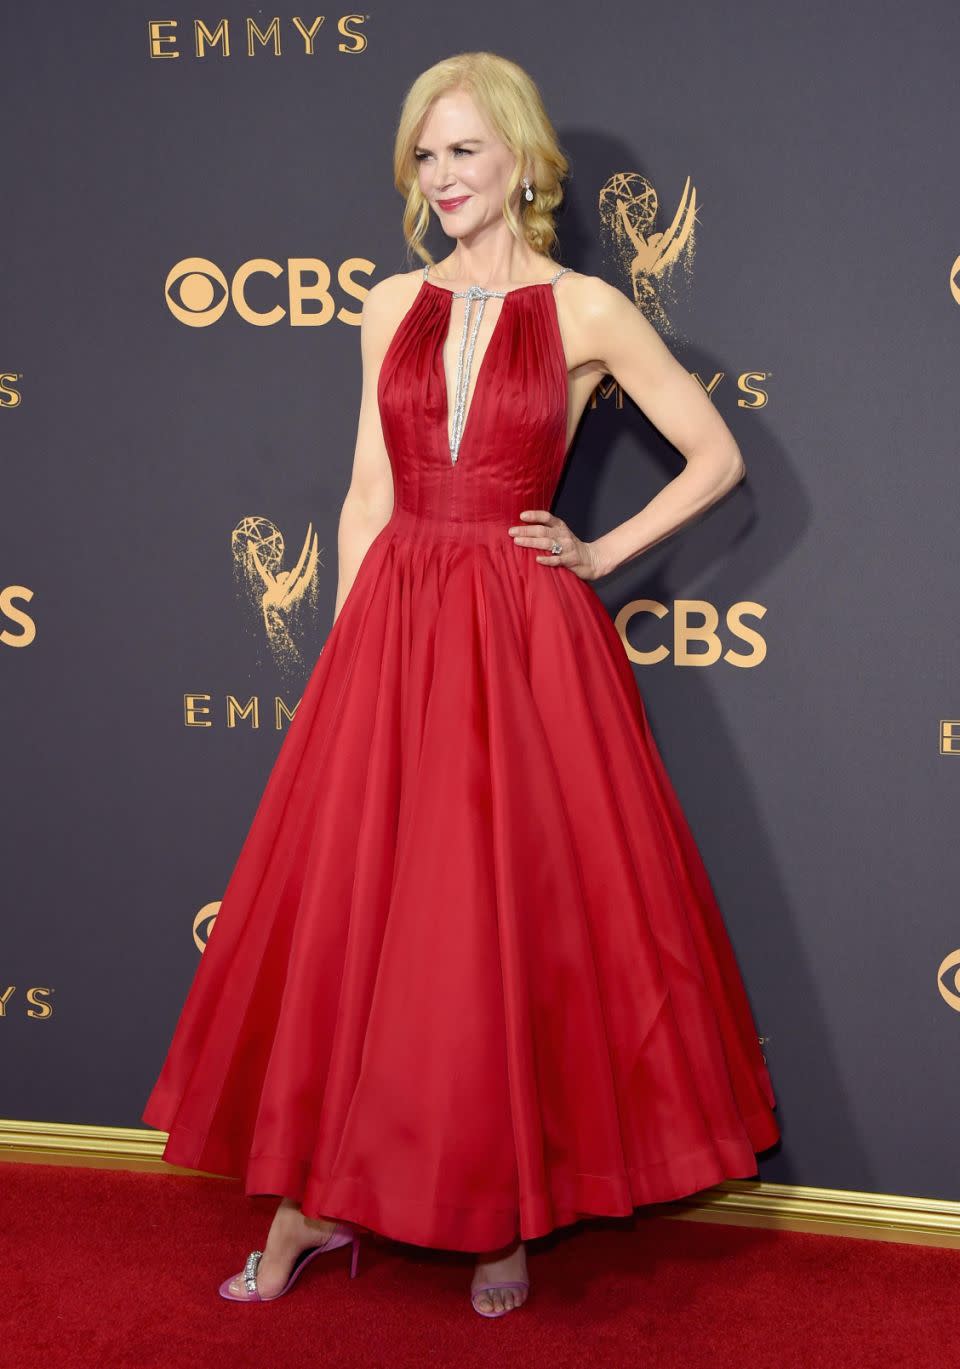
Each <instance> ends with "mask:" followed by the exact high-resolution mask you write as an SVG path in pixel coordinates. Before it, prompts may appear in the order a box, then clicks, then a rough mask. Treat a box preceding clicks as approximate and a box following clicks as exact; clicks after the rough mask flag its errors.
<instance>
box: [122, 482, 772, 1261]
mask: <svg viewBox="0 0 960 1369" xmlns="http://www.w3.org/2000/svg"><path fill="white" fill-rule="evenodd" d="M773 1107H775V1100H774V1095H773V1090H772V1087H771V1083H770V1079H769V1076H768V1073H767V1069H766V1067H765V1064H764V1060H763V1057H762V1054H761V1051H760V1047H759V1044H758V1040H757V1032H756V1027H755V1024H754V1021H753V1019H752V1016H751V1011H750V1007H749V1004H748V1000H747V996H746V992H745V989H744V986H743V983H742V980H741V977H740V974H739V971H738V967H737V964H736V961H735V958H734V954H733V951H732V949H731V945H730V941H729V939H728V935H727V933H726V931H725V928H724V924H723V921H722V918H721V915H720V911H719V909H718V906H717V903H716V901H715V898H714V894H713V892H712V889H711V886H710V882H709V880H708V877H707V873H706V871H705V869H704V866H703V863H702V860H701V858H700V856H699V854H698V851H697V848H696V846H695V844H694V840H693V838H692V836H691V833H690V830H689V828H688V825H687V823H686V821H685V819H684V816H683V813H682V812H681V809H680V806H679V804H678V801H677V798H676V795H675V793H674V790H673V788H672V786H671V783H670V780H669V778H668V776H667V775H666V773H665V770H664V766H663V762H662V760H661V758H660V755H659V753H658V751H657V747H656V745H655V742H654V739H653V737H652V735H651V732H650V729H649V727H648V724H647V719H646V716H645V711H644V706H643V702H642V699H641V696H640V693H639V691H638V689H637V685H636V681H635V678H634V675H633V672H632V669H631V667H630V664H629V662H628V660H627V657H626V654H625V652H624V649H623V645H622V643H621V641H620V639H619V636H618V634H617V631H616V629H615V627H614V625H613V623H612V621H611V619H610V617H609V615H608V614H607V612H606V610H605V608H604V606H603V605H602V603H601V602H600V600H599V598H598V596H597V595H596V593H595V591H594V590H593V589H592V588H591V587H590V586H589V585H588V584H587V583H585V582H583V581H581V580H580V579H578V578H577V577H576V576H575V575H573V574H571V573H569V572H566V571H564V570H562V569H561V570H552V569H550V568H548V567H546V566H543V565H540V564H539V563H537V562H536V561H535V559H534V556H533V555H532V554H531V553H530V551H529V549H526V550H524V549H522V548H520V547H517V546H515V545H514V544H513V542H512V540H511V539H510V538H509V536H508V535H507V533H506V530H505V526H504V524H503V522H502V520H500V519H499V518H497V519H495V520H490V521H488V522H483V521H475V522H473V523H471V524H470V526H469V528H464V527H463V526H461V527H459V528H457V529H456V531H455V533H454V534H453V535H451V533H450V530H449V527H448V525H447V524H446V523H445V522H444V520H443V519H439V518H438V519H437V520H436V521H435V522H433V523H431V521H430V519H429V517H427V518H425V517H424V516H423V515H422V514H417V515H416V516H415V515H414V514H412V513H410V512H406V511H404V510H403V509H402V508H398V509H397V510H396V511H395V512H394V515H393V517H392V518H391V520H390V522H389V523H388V524H387V525H386V527H385V528H384V529H383V530H382V531H381V532H380V534H379V535H378V536H377V537H376V539H375V540H374V542H373V544H372V545H371V546H370V548H369V550H368V552H367V554H366V556H365V558H364V560H363V562H362V564H361V566H360V569H359V571H358V573H357V576H356V578H355V580H354V583H353V586H352V587H351V590H350V593H349V595H348V597H347V599H346V601H345V603H344V605H343V608H342V610H341V613H340V615H339V617H338V618H337V621H336V622H335V624H334V626H333V629H332V631H331V633H330V635H329V637H328V639H327V642H326V644H325V646H324V649H323V651H322V652H321V654H320V657H319V659H318V661H317V664H316V666H315V668H314V670H313V672H312V674H311V676H310V678H309V681H308V683H307V685H306V688H305V690H304V693H303V696H302V699H301V703H300V705H299V708H298V710H297V713H296V716H295V718H294V720H293V722H292V723H291V725H290V727H289V730H288V733H287V735H286V737H285V739H284V742H283V745H282V747H281V749H280V752H279V756H278V759H277V761H276V763H275V766H274V768H273V770H272V772H271V774H270V777H269V780H268V782H267V785H266V788H265V790H264V792H263V795H262V797H261V800H260V803H259V807H258V808H257V811H256V814H255V817H254V819H253V822H252V825H251V828H250V830H249V833H248V835H247V837H246V840H245V842H244V843H243V846H242V850H241V852H240V856H239V859H238V861H237V863H236V866H235V869H234V871H233V873H232V876H231V878H230V880H229V883H228V886H227V888H226V891H225V894H224V897H223V901H222V904H221V908H220V911H219V914H218V916H217V919H216V921H215V923H214V926H213V929H212V932H211V934H210V937H209V941H208V944H207V947H206V950H205V951H204V953H203V955H202V957H201V960H200V962H199V965H198V968H197V972H196V975H195V978H194V981H193V984H192V986H191V989H190V992H189V995H188V998H187V1001H186V1003H185V1005H184V1007H183V1011H182V1013H181V1015H180V1018H179V1021H178V1022H177V1025H176V1031H175V1034H174V1037H173V1041H172V1043H171V1046H170V1050H169V1053H168V1055H167V1058H166V1061H165V1063H164V1065H163V1069H162V1072H161V1074H160V1076H159V1078H158V1080H157V1082H156V1085H155V1087H154V1088H153V1091H152V1093H151V1094H150V1097H149V1100H148V1102H147V1105H146V1108H145V1111H144V1113H143V1120H144V1121H145V1122H146V1123H148V1124H149V1125H151V1126H155V1127H158V1128H161V1129H163V1130H167V1131H169V1133H170V1134H169V1139H168V1141H167V1143H166V1147H165V1149H164V1158H165V1159H167V1160H168V1161H170V1162H171V1163H175V1164H178V1165H185V1166H188V1167H191V1168H196V1169H203V1170H209V1171H212V1172H215V1173H219V1174H228V1175H236V1176H239V1177H240V1178H242V1181H243V1184H244V1190H245V1192H246V1193H248V1194H254V1193H271V1194H282V1195H287V1196H290V1197H292V1198H294V1199H296V1200H298V1201H299V1202H300V1204H301V1206H302V1209H303V1211H304V1212H305V1213H306V1214H307V1215H308V1216H321V1215H323V1216H328V1217H338V1218H341V1219H342V1220H345V1221H351V1222H355V1223H357V1224H358V1225H360V1226H363V1227H366V1228H368V1229H370V1230H373V1231H376V1232H380V1233H382V1234H384V1235H386V1236H388V1237H392V1238H394V1239H398V1240H402V1241H407V1242H411V1243H413V1244H416V1245H422V1246H431V1247H441V1248H448V1249H458V1250H470V1251H483V1250H490V1249H494V1248H496V1247H499V1246H502V1245H505V1244H507V1243H508V1242H510V1241H512V1240H513V1239H514V1238H515V1236H517V1235H519V1236H520V1237H521V1238H523V1239H530V1238H533V1237H536V1236H540V1235H543V1234H545V1233H546V1232H549V1231H550V1230H552V1229H553V1228H555V1227H558V1226H562V1225H565V1224H567V1223H570V1222H572V1221H575V1220H576V1219H577V1218H578V1217H580V1216H583V1215H610V1216H617V1215H626V1214H628V1213H630V1212H631V1211H632V1210H633V1209H634V1208H635V1207H636V1206H638V1205H641V1204H646V1203H654V1202H662V1201H666V1200H669V1199H673V1198H678V1197H681V1196H684V1195H687V1194H690V1193H693V1192H695V1191H697V1190H700V1189H703V1188H706V1187H709V1186H710V1185H713V1184H715V1183H718V1182H719V1181H721V1180H722V1179H724V1178H741V1177H746V1176H749V1175H752V1174H755V1173H756V1172H757V1162H756V1155H755V1152H757V1151H760V1150H763V1149H765V1148H767V1147H768V1146H770V1145H772V1144H773V1143H774V1142H775V1141H776V1140H777V1138H778V1135H779V1131H778V1127H777V1123H776V1121H775V1119H774V1116H773V1113H772V1111H771V1109H772V1108H773Z"/></svg>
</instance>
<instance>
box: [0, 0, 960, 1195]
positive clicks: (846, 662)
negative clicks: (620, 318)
mask: <svg viewBox="0 0 960 1369" xmlns="http://www.w3.org/2000/svg"><path fill="white" fill-rule="evenodd" d="M0 23H2V29H3V34H2V41H0V63H2V80H0V106H2V109H3V114H4V118H3V129H4V138H3V156H2V170H0V195H2V200H3V213H2V216H0V240H2V245H3V259H4V269H3V271H2V273H0V301H2V309H0V452H2V466H0V471H2V486H0V488H2V494H3V512H4V519H3V528H4V535H3V539H2V542H0V688H2V700H3V709H2V724H0V725H2V756H3V822H2V825H0V870H2V899H3V916H2V945H0V1074H2V1086H0V1116H2V1117H5V1118H7V1119H10V1120H14V1121H20V1122H31V1123H44V1122H49V1123H71V1124H72V1123H88V1124H103V1125H112V1126H129V1127H132V1128H139V1127H140V1126H141V1125H142V1124H141V1122H140V1112H141V1108H142V1107H143V1104H144V1102H145V1099H146V1096H147V1094H148V1092H149V1089H150V1088H151V1087H152V1084H153V1082H154V1080H155V1077H156V1074H157V1072H158V1071H159V1068H160V1064H161V1062H162V1058H163V1055H164V1052H165V1050H166V1047H167V1044H168V1042H169V1038H170V1035H171V1033H172V1029H173V1025H174V1022H175V1020H176V1016H177V1014H178V1013H179V1010H180V1008H181V1006H182V1003H183V999H184V997H185V994H186V991H187V988H188V986H189V983H190V981H191V978H192V975H193V972H194V969H195V966H196V963H197V958H198V957H199V956H200V955H202V954H203V948H204V945H205V942H206V938H207V936H208V935H209V931H210V928H211V926H212V925H213V921H214V919H215V917H216V913H217V908H218V902H219V899H220V897H221V895H222V891H223V889H224V887H225V885H226V882H227V879H228V876H229V874H230V872H231V870H232V868H233V863H234V860H235V858H236V856H237V853H238V852H239V849H240V845H241V842H242V840H243V837H244V835H245V833H246V829H247V826H248V824H249V822H250V820H251V819H252V816H253V813H254V811H255V808H256V806H257V803H258V800H259V797H260V794H261V791H262V787H263V785H264V783H265V781H266V778H267V775H268V773H269V771H270V768H271V766H272V764H273V761H274V759H275V757H276V755H277V752H278V750H279V748H280V746H281V744H282V741H283V738H284V735H285V729H286V728H287V726H288V725H289V722H290V719H291V717H292V715H293V714H294V712H295V709H296V707H297V702H298V699H299V698H300V696H301V694H302V691H303V688H304V685H305V683H306V681H307V679H308V677H309V675H310V672H311V670H312V669H313V667H314V664H315V662H316V660H317V656H318V654H319V652H320V650H321V648H322V646H323V643H324V640H325V638H326V636H327V634H328V632H329V630H330V626H331V622H332V613H333V605H334V598H335V594H336V586H337V524H338V519H339V513H340V507H341V504H342V501H343V497H344V495H345V493H346V489H347V485H348V481H349V474H350V467H351V462H352V458H353V450H354V442H355V436H356V422H357V412H358V405H359V399H360V384H361V369H360V351H359V326H358V325H359V323H360V316H361V310H362V307H363V301H364V297H365V294H366V292H367V290H368V289H369V288H370V287H371V286H372V284H374V283H375V282H376V281H377V280H379V279H382V278H383V277H384V276H386V275H390V274H392V273H394V272H396V271H399V270H410V269H412V268H413V267H415V266H416V265H418V262H417V261H416V260H415V259H414V260H411V259H409V258H408V257H407V255H406V249H405V245H404V242H403V237H402V233H401V228H400V218H401V209H402V204H401V201H400V198H399V196H398V195H397V193H396V191H395V190H394V188H393V184H392V172H391V154H392V144H393V135H394V130H395V125H396V119H397V115H398V112H399V108H400V103H401V100H402V98H403V95H404V92H405V91H406V89H407V87H408V86H409V84H410V82H411V81H412V80H413V78H414V77H415V76H416V75H417V74H418V73H419V72H420V71H421V70H423V69H424V68H425V67H427V66H429V65H430V64H431V63H432V62H434V61H436V60H438V59H440V58H441V57H444V56H448V55H450V54H452V53H455V52H460V51H468V50H475V49H481V48H482V49H487V50H491V51H494V52H498V53H501V54H503V55H504V56H507V57H510V58H512V59H513V60H515V61H518V62H520V63H521V64H522V65H523V66H524V67H526V68H527V70H529V71H530V73H531V74H532V75H533V77H534V78H535V79H536V80H537V82H538V84H539V85H540V88H541V91H542V93H543V96H544V100H545V103H546V106H547V108H548V110H549V112H550V114H551V117H552V119H553V121H554V123H555V125H556V127H557V130H558V134H559V137H560V141H561V144H562V146H563V148H564V150H565V151H566V153H567V155H568V156H569V158H570V161H571V166H572V174H571V177H570V180H569V183H568V186H567V196H566V202H565V205H564V207H563V210H562V212H561V214H560V217H559V221H558V228H559V235H560V243H559V249H558V252H557V256H558V259H559V261H560V263H562V264H565V265H569V266H571V267H573V268H575V269H576V270H578V271H582V272H587V273H590V274H595V275H599V276H602V277H603V278H605V279H606V280H607V281H609V282H610V283H611V284H614V285H616V286H617V287H618V288H619V289H621V290H622V291H623V292H624V293H625V294H626V295H627V297H628V298H630V299H631V300H633V301H634V303H635V305H636V307H637V309H638V310H641V311H642V312H643V313H644V314H645V316H646V317H647V318H648V319H650V321H651V322H652V323H654V325H655V326H656V327H657V328H658V329H659V330H660V332H661V335H662V336H663V338H664V340H665V341H666V342H667V344H668V345H669V346H670V347H671V349H672V350H673V352H674V354H675V355H676V356H677V357H678V358H679V359H680V361H681V362H682V363H683V365H684V366H685V367H686V368H687V369H688V370H689V371H690V372H691V374H692V375H694V376H695V377H696V379H697V380H698V382H699V383H700V384H701V385H702V386H703V388H704V391H705V392H706V393H707V394H708V395H709V396H710V399H711V401H712V403H713V404H714V405H716V407H717V409H718V410H719V412H720V413H721V414H722V416H723V418H724V419H725V420H726V422H727V423H728V424H729V425H730V427H731V429H732V430H733V432H734V435H735V436H736V438H737V441H738V442H739V444H740V447H741V450H742V452H743V454H744V458H745V460H746V464H747V477H746V479H745V481H744V482H743V483H742V484H741V485H740V486H738V487H737V489H736V490H735V491H734V492H733V493H732V494H731V496H730V497H729V498H727V499H725V500H724V501H723V502H722V503H721V504H719V505H717V506H715V507H714V508H713V509H712V510H710V511H709V512H708V513H707V514H706V515H705V516H703V517H702V518H700V519H699V520H698V521H697V522H696V523H695V524H693V525H691V526H690V527H688V528H686V529H684V530H683V531H681V532H680V533H678V534H676V535H675V536H674V537H672V538H671V539H669V540H668V541H667V542H664V543H662V544H661V545H660V546H659V547H657V548H655V549H654V550H653V551H651V552H649V553H647V554H646V555H644V556H641V557H639V558H637V559H636V560H634V561H632V562H630V563H629V564H628V565H627V566H624V567H622V568H621V570H620V571H618V572H617V573H616V574H614V575H612V576H610V577H608V578H606V579H605V580H603V581H600V582H598V583H597V584H596V586H595V588H596V590H597V592H598V593H599V595H600V596H601V598H602V600H603V602H604V604H605V606H606V607H607V608H608V610H609V612H610V614H611V617H612V618H613V619H614V621H615V623H616V626H617V629H618V631H619V633H620V635H621V638H622V640H623V645H624V650H625V651H626V652H627V653H628V655H629V658H630V660H631V661H632V663H633V666H634V669H635V672H636V677H637V680H638V683H639V686H640V689H641V691H642V693H643V696H644V699H645V701H646V705H647V710H648V714H649V717H650V721H651V725H652V727H653V729H654V732H655V734H656V736H657V739H658V743H659V745H660V747H661V750H662V752H663V755H664V758H665V761H666V763H667V766H668V768H669V770H670V773H671V775H672V777H673V780H674V783H675V784H676V787H677V790H678V792H679V795H680V799H681V802H682V803H683V805H684V808H685V810H686V813H687V815H688V817H689V820H690V823H691V826H692V827H693V829H694V833H695V835H696V837H697V840H698V842H699V844H700V847H701V849H702V851H703V854H704V858H705V860H706V863H707V866H708V869H709V870H710V873H711V877H712V879H713V882H714V885H715V888H716V890H717V894H718V897H719V900H720V903H721V906H722V908H723V910H724V914H725V917H726V920H727V925H728V928H729V931H730V934H731V937H732V940H733V942H734V946H735V949H736V952H737V955H738V957H739V960H740V964H741V967H742V970H743V974H744V979H745V982H746V984H747V988H748V992H749V995H750V998H751V1002H752V1005H753V1009H754V1014H755V1017H756V1021H757V1027H758V1031H759V1032H760V1034H761V1036H762V1039H763V1048H764V1052H765V1055H766V1058H767V1062H768V1064H769V1067H770V1070H771V1074H772V1078H773V1082H774V1087H775V1090H776V1093H777V1097H778V1102H779V1110H778V1118H779V1121H780V1124H781V1127H782V1129H783V1139H782V1141H781V1142H780V1144H779V1145H778V1146H777V1147H776V1148H774V1149H773V1150H772V1151H769V1152H767V1153H766V1154H765V1155H764V1156H763V1157H762V1159H761V1162H760V1174H761V1177H762V1178H764V1179H769V1180H775V1181H781V1182H791V1183H799V1184H810V1185H822V1186H826V1187H833V1188H851V1189H859V1190H868V1191H873V1192H881V1193H891V1194H910V1195H923V1196H932V1197H940V1198H944V1199H960V1177H958V1173H957V1166H956V1143H957V1137H958V1134H960V1128H958V1121H960V1100H958V1093H957V1089H956V1069H957V1057H958V1050H960V984H958V971H960V913H958V909H957V902H956V889H957V883H958V879H957V876H958V868H957V849H958V845H957V841H956V830H957V815H958V806H957V790H958V787H960V650H958V646H957V641H956V636H957V634H956V630H955V625H956V623H957V621H958V616H960V592H958V576H957V565H956V545H957V527H956V525H957V484H958V482H957V464H958V436H957V435H958V432H960V399H958V393H960V384H958V355H960V213H958V204H960V201H958V195H957V186H956V179H957V177H956V165H955V152H956V147H957V144H958V136H960V102H958V100H957V95H956V53H957V51H958V49H960V19H958V13H957V10H956V7H955V5H953V4H951V3H948V2H947V0H924V2H923V3H921V5H920V8H919V10H915V11H913V12H912V13H911V14H910V16H909V17H908V16H906V14H905V12H904V11H903V9H902V8H901V7H898V6H894V5H892V4H887V3H872V4H865V3H862V0H855V3H853V4H848V5H846V6H843V7H841V8H839V9H837V8H836V7H835V6H834V5H832V4H830V3H829V0H812V3H810V2H807V3H803V4H800V3H796V0H792V2H791V3H788V4H787V5H786V6H785V7H784V6H781V7H780V8H778V9H775V10H771V8H770V7H769V5H765V4H762V3H760V0H733V3H732V4H730V5H727V6H725V7H724V8H722V9H717V8H716V6H707V5H704V4H693V3H690V2H689V0H680V2H679V3H677V4H674V5H672V6H670V7H668V8H666V9H663V8H650V9H643V8H642V7H641V8H638V7H637V6H635V5H628V4H625V3H613V4H610V5H606V6H604V7H603V10H602V12H597V11H594V10H591V9H589V8H587V7H584V6H582V5H574V4H571V3H569V2H568V0H559V3H558V4H557V5H555V6H553V7H552V8H551V9H550V10H549V11H543V10H535V9H534V8H533V7H530V8H529V10H527V11H525V10H524V9H523V8H522V7H520V8H518V7H517V6H516V5H512V4H505V3H502V0H493V2H492V3H487V4H485V5H484V6H482V7H479V8H477V9H476V10H475V11H474V12H473V13H472V14H469V13H467V12H464V11H462V10H458V9H457V8H456V7H453V6H450V5H449V4H440V3H436V0H423V3H420V4H416V5H414V4H409V3H400V4H396V3H392V4H390V5H387V6H383V7H382V8H378V7H377V6H374V8H373V10H372V11H371V12H369V13H356V14H354V13H346V12H343V13H341V12H330V13H325V14H322V15H320V14H316V15H315V14H313V12H312V11H311V12H308V13H306V12H305V13H303V14H301V15H299V16H296V15H293V14H289V13H282V14H273V13H271V12H270V11H267V10H263V9H254V8H253V7H248V8H246V9H245V8H243V7H242V6H241V7H239V8H238V7H236V6H233V7H226V8H224V7H221V8H219V9H204V8H198V7H194V8H182V7H180V6H173V7H172V8H164V9H162V10H154V9H150V8H146V7H144V6H143V5H142V4H139V3H133V4H131V3H123V4H120V3H119V2H118V0H112V2H111V3H104V4H100V5H96V6H93V7H89V6H87V7H81V8H74V9H69V10H67V11H63V10H61V11H58V12H57V13H54V12H53V11H52V10H51V9H50V8H49V7H47V6H42V5H41V6H38V7H28V6H18V7H13V6H8V7H7V10H6V11H5V13H4V15H3V18H2V20H0ZM951 168H952V169H951ZM428 242H429V246H430V248H431V250H432V252H433V254H434V256H435V257H441V256H443V255H445V253H446V252H447V251H448V250H449V248H450V245H451V244H450V242H449V240H447V239H446V238H445V237H444V236H443V234H442V233H441V232H440V231H439V228H438V225H437V224H436V223H434V225H433V227H432V229H431V237H430V238H429V240H428ZM681 468H682V459H681V458H680V456H679V454H678V453H677V452H676V451H675V450H674V449H673V448H672V447H670V446H669V444H667V443H666V442H665V441H664V440H663V439H662V438H661V437H660V435H659V434H658V432H657V431H656V430H655V428H653V427H652V425H651V424H650V423H649V421H648V420H647V419H646V418H645V417H644V415H643V413H642V412H641V411H640V410H639V409H638V407H637V405H636V404H635V403H634V402H633V401H632V399H631V398H630V396H629V394H627V393H624V392H623V390H622V389H621V388H620V387H618V385H617V384H616V383H615V382H614V381H613V380H608V382H607V383H605V384H602V385H600V386H599V387H598V389H597V390H596V392H595V394H594V396H593V399H592V401H591V403H590V405H589V406H588V409H587V412H586V413H585V415H584V418H583V422H582V424H581V427H580V429H579V431H578V434H577V437H576V440H575V442H574V445H573V448H572V451H571V455H570V458H569V463H568V466H567V468H566V471H565V475H564V479H563V483H562V485H561V488H560V492H559V497H558V499H557V501H556V503H555V506H554V507H555V511H556V512H557V513H559V514H560V515H561V516H562V517H563V518H564V519H566V520H567V522H568V523H569V524H570V525H571V527H572V528H573V529H574V530H575V531H576V532H577V534H578V535H579V536H580V537H582V538H585V539H587V538H591V537H596V536H599V535H600V534H601V533H603V532H605V531H607V530H608V529H609V528H610V527H612V526H614V525H615V524H617V523H620V522H622V521H623V520H624V519H625V518H627V517H629V516H630V515H631V514H632V513H633V512H635V511H636V510H637V509H639V508H640V507H641V506H642V505H643V504H644V503H645V502H646V501H648V500H649V499H650V498H651V497H652V496H653V495H654V494H655V493H656V492H657V491H658V490H659V489H660V488H662V486H663V484H664V483H665V482H666V481H667V480H668V479H670V478H671V477H672V476H673V475H674V474H676V473H677V472H678V471H679V470H680V469H681ZM316 783H317V784H323V783H324V777H323V775H317V776H316Z"/></svg>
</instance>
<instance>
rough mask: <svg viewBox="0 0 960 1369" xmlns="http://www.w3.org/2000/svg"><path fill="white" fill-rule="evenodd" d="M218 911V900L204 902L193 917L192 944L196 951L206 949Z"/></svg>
mask: <svg viewBox="0 0 960 1369" xmlns="http://www.w3.org/2000/svg"><path fill="white" fill-rule="evenodd" d="M219 911H220V902H219V900H218V901H217V902H216V903H205V904H204V905H203V907H202V908H201V909H200V911H199V912H198V913H197V915H196V917H195V918H194V919H193V944H194V945H195V946H196V948H197V950H198V951H201V952H202V951H205V950H206V948H207V942H208V941H209V940H210V933H211V932H212V931H213V924H214V923H215V922H216V920H217V913H219Z"/></svg>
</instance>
